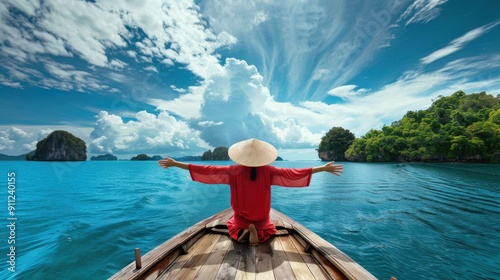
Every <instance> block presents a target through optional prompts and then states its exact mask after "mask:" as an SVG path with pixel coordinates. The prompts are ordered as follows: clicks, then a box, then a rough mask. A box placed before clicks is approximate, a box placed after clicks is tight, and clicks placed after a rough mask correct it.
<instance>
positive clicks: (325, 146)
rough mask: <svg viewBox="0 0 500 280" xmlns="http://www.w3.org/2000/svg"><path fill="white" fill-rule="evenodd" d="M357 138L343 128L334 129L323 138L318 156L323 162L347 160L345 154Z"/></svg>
mask: <svg viewBox="0 0 500 280" xmlns="http://www.w3.org/2000/svg"><path fill="white" fill-rule="evenodd" d="M355 138H356V137H355V136H354V134H353V133H351V132H350V131H349V130H347V129H344V128H342V127H333V128H332V129H330V131H328V133H326V135H325V136H323V137H322V138H321V142H320V143H319V148H318V149H317V151H318V156H319V158H320V159H322V160H327V161H332V160H340V161H342V160H346V157H345V152H346V150H347V149H348V148H349V146H351V144H352V143H353V141H354V139H355Z"/></svg>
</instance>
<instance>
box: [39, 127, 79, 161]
mask: <svg viewBox="0 0 500 280" xmlns="http://www.w3.org/2000/svg"><path fill="white" fill-rule="evenodd" d="M31 160H39V161H84V160H87V147H86V146H85V142H84V141H83V140H82V139H80V138H78V137H76V136H74V135H73V134H71V133H69V132H67V131H63V130H57V131H54V132H52V133H51V134H49V136H47V137H46V138H45V139H43V140H41V141H39V142H38V143H37V144H36V150H35V154H34V155H33V156H32V157H31Z"/></svg>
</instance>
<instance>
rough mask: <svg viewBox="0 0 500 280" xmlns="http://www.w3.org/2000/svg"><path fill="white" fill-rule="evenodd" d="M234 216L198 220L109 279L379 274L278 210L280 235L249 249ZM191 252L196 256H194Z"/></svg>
mask: <svg viewBox="0 0 500 280" xmlns="http://www.w3.org/2000/svg"><path fill="white" fill-rule="evenodd" d="M231 215H232V210H231V209H227V210H224V211H222V212H220V213H218V214H215V215H214V216H212V217H209V218H207V219H205V220H203V221H200V222H199V223H197V224H195V225H193V226H192V227H190V228H188V229H186V230H185V231H183V232H181V233H179V234H178V235H176V236H174V237H173V238H171V239H169V240H168V241H166V242H165V243H163V244H161V245H159V246H158V247H156V248H154V249H153V250H152V251H150V252H149V253H147V254H146V255H144V256H143V257H142V264H143V267H142V268H141V269H136V268H135V263H130V264H129V265H128V266H126V267H124V268H123V269H122V270H120V271H119V272H118V273H116V274H115V275H114V276H112V277H111V278H110V279H113V280H116V279H157V277H159V279H171V278H172V276H173V275H177V274H178V276H179V277H180V276H182V277H183V279H187V278H185V277H188V278H189V279H192V278H194V276H196V275H197V274H198V273H202V274H203V278H204V279H209V278H210V277H209V278H206V277H207V276H211V278H210V279H216V278H217V277H220V274H221V273H222V274H224V275H226V276H231V277H230V278H227V277H225V279H235V278H236V279H240V277H243V278H244V279H249V278H251V279H255V277H256V276H257V275H259V277H262V276H264V275H267V277H271V275H274V278H271V279H285V278H286V279H293V278H294V277H295V278H297V276H296V275H299V276H298V278H297V279H309V278H311V276H312V275H314V276H315V277H316V278H317V279H376V278H375V277H374V276H373V275H371V274H370V273H369V272H368V271H366V270H365V269H364V268H363V267H361V266H360V265H359V264H357V263H356V262H354V261H353V260H352V259H350V258H349V257H348V256H347V255H345V254H344V253H343V252H341V251H340V250H339V249H337V248H336V247H334V246H333V245H332V244H330V243H328V242H327V241H326V240H324V239H322V238H321V237H319V236H318V235H316V234H315V233H313V232H312V231H310V230H309V229H307V228H305V227H304V226H302V225H301V224H299V223H297V222H296V221H294V220H292V219H290V218H289V217H288V216H286V215H284V214H282V213H280V212H278V211H276V210H274V209H272V210H271V219H272V220H273V221H275V224H276V227H277V229H278V233H279V234H278V236H276V238H274V240H273V241H271V242H269V243H267V244H268V245H267V247H266V246H265V245H264V244H261V245H259V247H257V248H250V247H248V248H247V246H248V245H245V246H243V245H242V244H238V243H236V242H234V241H232V240H231V239H230V237H228V236H227V229H226V228H225V224H226V221H227V220H228V219H229V218H230V217H231ZM221 233H224V234H226V235H222V236H221V235H220V234H221ZM222 237H224V238H222ZM207 240H208V241H207ZM226 241H227V242H226ZM221 242H222V243H221ZM224 242H226V243H224ZM224 246H226V247H224ZM233 246H236V247H238V248H234V247H233ZM190 248H192V250H190ZM235 249H238V250H240V251H238V252H237V253H236V251H235ZM252 250H253V251H252ZM262 250H264V251H262ZM194 251H199V253H196V252H194ZM247 251H248V252H252V253H253V259H252V258H250V257H247V258H243V257H242V255H245V254H247V253H248V252H247ZM188 252H189V253H188ZM193 254H194V255H196V257H195V258H194V257H193V259H192V260H190V258H192V255H193ZM232 254H235V255H234V256H233V255H232ZM179 260H181V261H179ZM178 262H181V263H178ZM182 262H184V263H182ZM188 262H189V263H188ZM204 262H206V263H207V265H204V264H203V263H204ZM217 262H220V263H217ZM214 263H215V264H214ZM183 267H184V270H186V271H182V269H183ZM174 270H175V271H174ZM189 270H192V271H189ZM198 270H199V271H198ZM269 273H271V274H269ZM214 275H218V276H214ZM294 275H295V276H294ZM198 276H200V274H199V275H198ZM283 277H285V278H283Z"/></svg>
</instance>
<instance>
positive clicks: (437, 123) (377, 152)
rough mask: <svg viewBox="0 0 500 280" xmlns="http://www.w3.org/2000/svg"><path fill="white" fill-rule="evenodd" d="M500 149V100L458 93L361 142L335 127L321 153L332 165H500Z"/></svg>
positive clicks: (367, 135) (368, 135) (386, 127)
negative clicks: (454, 163)
mask: <svg viewBox="0 0 500 280" xmlns="http://www.w3.org/2000/svg"><path fill="white" fill-rule="evenodd" d="M499 143H500V94H499V95H497V96H496V97H494V96H492V95H489V94H486V93H485V92H480V93H474V94H466V93H464V92H463V91H457V92H455V93H453V94H452V95H450V96H448V97H443V96H438V97H437V98H436V99H435V100H433V103H432V105H431V106H430V108H428V109H426V110H419V111H408V112H407V113H406V115H404V116H403V118H402V119H401V120H399V121H395V122H393V123H392V124H391V125H384V126H383V127H382V129H380V130H375V129H372V130H370V131H368V132H367V133H366V134H365V135H363V136H362V137H360V138H355V137H354V135H353V134H352V133H350V132H349V131H348V130H345V129H343V128H340V127H334V128H332V129H331V130H330V131H329V132H328V133H327V134H326V135H325V136H324V137H323V138H322V139H321V143H320V144H319V148H318V149H317V151H318V157H319V158H320V159H322V160H328V161H329V160H348V161H360V162H478V163H479V162H481V163H500V145H499Z"/></svg>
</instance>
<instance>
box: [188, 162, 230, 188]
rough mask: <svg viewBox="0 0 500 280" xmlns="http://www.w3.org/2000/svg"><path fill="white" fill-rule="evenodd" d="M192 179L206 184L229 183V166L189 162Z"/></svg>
mask: <svg viewBox="0 0 500 280" xmlns="http://www.w3.org/2000/svg"><path fill="white" fill-rule="evenodd" d="M188 166H189V174H190V175H191V179H192V180H193V181H196V182H200V183H205V184H229V172H228V171H229V166H214V165H196V164H189V165H188Z"/></svg>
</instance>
